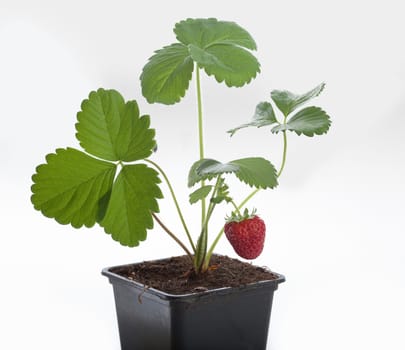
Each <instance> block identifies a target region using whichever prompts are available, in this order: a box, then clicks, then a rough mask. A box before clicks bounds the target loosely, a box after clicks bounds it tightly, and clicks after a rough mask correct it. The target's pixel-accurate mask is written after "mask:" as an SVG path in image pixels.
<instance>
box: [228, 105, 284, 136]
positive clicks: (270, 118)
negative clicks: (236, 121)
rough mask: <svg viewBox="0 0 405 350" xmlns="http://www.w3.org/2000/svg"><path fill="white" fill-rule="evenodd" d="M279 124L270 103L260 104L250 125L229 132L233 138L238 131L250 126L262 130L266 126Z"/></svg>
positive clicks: (243, 125)
mask: <svg viewBox="0 0 405 350" xmlns="http://www.w3.org/2000/svg"><path fill="white" fill-rule="evenodd" d="M275 123H277V119H276V116H275V114H274V110H273V106H272V105H271V103H269V102H260V103H259V104H258V105H257V106H256V110H255V114H254V115H253V118H252V121H251V122H250V123H246V124H242V125H240V126H238V127H236V128H233V129H231V130H228V131H227V132H228V133H230V134H231V136H233V135H234V134H235V132H236V131H238V130H240V129H243V128H247V127H250V126H255V127H257V128H261V127H263V126H266V125H272V124H275Z"/></svg>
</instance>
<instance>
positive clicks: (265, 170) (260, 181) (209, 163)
mask: <svg viewBox="0 0 405 350" xmlns="http://www.w3.org/2000/svg"><path fill="white" fill-rule="evenodd" d="M225 173H234V174H235V175H236V177H237V178H238V179H239V180H241V181H242V182H245V183H246V184H248V185H250V186H253V187H256V188H263V189H264V188H274V187H276V186H277V184H278V182H277V172H276V169H275V168H274V166H273V165H272V164H271V163H270V162H269V161H268V160H266V159H264V158H260V157H257V158H243V159H237V160H233V161H231V162H229V163H220V162H218V161H217V160H214V159H202V160H200V161H198V162H196V163H194V164H193V166H192V167H191V169H190V173H189V180H188V185H189V186H190V187H191V186H193V185H194V184H196V183H197V182H199V181H202V180H210V179H213V178H214V177H216V176H218V175H221V174H225Z"/></svg>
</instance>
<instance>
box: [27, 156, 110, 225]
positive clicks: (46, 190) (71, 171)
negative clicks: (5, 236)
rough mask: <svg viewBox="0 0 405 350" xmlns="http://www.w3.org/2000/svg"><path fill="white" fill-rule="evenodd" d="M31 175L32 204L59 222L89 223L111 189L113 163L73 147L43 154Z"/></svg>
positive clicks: (94, 221) (92, 220)
mask: <svg viewBox="0 0 405 350" xmlns="http://www.w3.org/2000/svg"><path fill="white" fill-rule="evenodd" d="M46 161H47V162H46V164H42V165H39V166H38V167H37V169H36V174H34V175H33V176H32V180H33V182H34V184H33V185H32V187H31V190H32V193H33V194H32V196H31V201H32V203H33V204H34V208H35V209H37V210H40V211H41V212H42V213H43V214H44V215H45V216H47V217H50V218H55V219H56V221H58V222H59V223H61V224H71V225H72V226H73V227H76V228H79V227H81V226H83V225H84V226H87V227H91V226H93V225H94V224H95V223H96V220H97V217H98V215H99V213H100V209H101V201H102V200H104V199H105V198H106V197H108V194H109V192H110V191H111V188H112V184H113V180H114V176H115V172H116V165H115V164H113V163H109V162H104V161H101V160H98V159H95V158H92V157H90V156H88V155H86V154H85V153H83V152H80V151H78V150H75V149H73V148H67V149H57V150H56V153H52V154H48V155H47V156H46Z"/></svg>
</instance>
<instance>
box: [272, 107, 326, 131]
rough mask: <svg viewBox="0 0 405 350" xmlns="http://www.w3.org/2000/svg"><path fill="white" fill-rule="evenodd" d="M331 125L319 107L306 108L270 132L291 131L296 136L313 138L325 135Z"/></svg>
mask: <svg viewBox="0 0 405 350" xmlns="http://www.w3.org/2000/svg"><path fill="white" fill-rule="evenodd" d="M330 125H331V121H330V118H329V116H328V115H327V114H326V112H325V111H323V110H322V109H321V108H319V107H313V106H312V107H307V108H304V109H302V110H300V111H299V112H297V113H296V114H295V115H294V116H292V117H291V118H290V119H289V120H288V122H287V123H286V124H282V125H278V126H276V127H274V128H273V129H272V130H271V131H272V132H273V133H278V132H279V131H283V130H291V131H294V132H295V133H297V135H301V134H304V135H306V136H314V135H315V134H316V135H322V134H326V133H327V132H328V130H329V127H330Z"/></svg>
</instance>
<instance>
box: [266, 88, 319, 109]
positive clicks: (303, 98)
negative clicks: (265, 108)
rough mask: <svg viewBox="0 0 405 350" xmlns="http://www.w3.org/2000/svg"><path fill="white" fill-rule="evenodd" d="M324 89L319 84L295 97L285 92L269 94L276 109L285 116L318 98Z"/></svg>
mask: <svg viewBox="0 0 405 350" xmlns="http://www.w3.org/2000/svg"><path fill="white" fill-rule="evenodd" d="M324 87H325V83H322V84H319V85H318V86H317V87H315V88H314V89H312V90H311V91H308V92H307V93H305V94H302V95H297V94H294V93H292V92H290V91H287V90H273V91H272V92H271V98H272V99H273V101H274V103H275V104H276V106H277V107H278V109H279V110H280V111H281V112H283V114H284V116H287V115H289V114H290V113H291V112H292V111H294V110H295V109H297V108H298V107H299V106H301V105H302V104H304V103H305V102H307V101H309V100H310V99H312V98H314V97H316V96H318V95H319V94H320V93H321V92H322V90H323V89H324Z"/></svg>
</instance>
